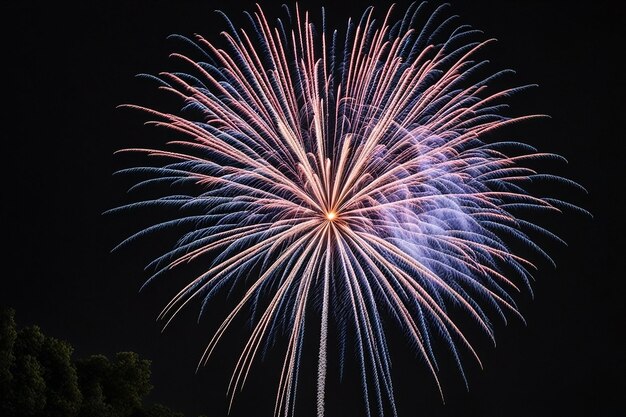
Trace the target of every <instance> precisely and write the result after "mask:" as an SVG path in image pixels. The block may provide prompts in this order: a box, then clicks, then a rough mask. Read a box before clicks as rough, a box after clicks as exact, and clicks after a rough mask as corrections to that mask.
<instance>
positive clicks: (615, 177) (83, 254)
mask: <svg viewBox="0 0 626 417" xmlns="http://www.w3.org/2000/svg"><path fill="white" fill-rule="evenodd" d="M8 3H10V4H8ZM43 3H45V5H43V6H42V5H39V4H37V3H35V2H32V1H20V2H3V4H2V6H0V15H2V17H1V18H0V19H1V20H3V21H4V22H3V23H2V25H1V29H0V30H2V50H1V51H2V61H3V64H2V66H1V68H2V70H1V71H2V84H3V88H2V100H3V107H4V109H5V110H4V111H3V117H2V118H3V120H4V121H3V124H2V127H3V129H2V139H3V156H4V157H3V159H2V170H3V172H4V174H3V178H4V180H3V184H2V191H3V198H2V201H3V203H2V229H3V236H4V251H3V252H2V257H3V262H2V264H3V269H4V272H3V278H2V286H0V288H1V289H0V304H4V305H8V306H11V307H13V308H15V309H16V312H17V321H18V324H19V325H28V324H38V325H40V326H41V327H42V329H43V331H44V332H45V333H46V334H48V335H51V336H54V337H58V338H61V339H65V340H67V341H69V342H70V343H71V344H73V345H74V347H75V349H76V350H75V356H76V357H81V356H86V355H89V354H95V353H104V354H112V353H114V352H118V351H127V350H132V351H136V352H138V353H139V354H140V355H142V356H143V357H145V358H148V359H150V360H152V370H153V383H154V385H155V388H154V391H153V393H152V394H151V395H150V399H151V400H153V401H157V402H161V403H163V404H166V405H167V406H169V407H171V408H172V409H174V410H178V411H183V412H185V413H187V415H188V416H192V415H197V414H199V413H201V412H202V413H204V414H207V415H209V416H218V417H221V416H225V415H226V409H227V399H226V395H225V392H226V386H227V383H228V375H229V372H230V371H231V370H232V367H233V366H234V362H233V359H234V358H235V357H234V353H236V352H237V351H238V350H239V349H240V345H239V344H236V340H237V338H236V337H233V338H232V339H228V340H230V341H231V342H229V343H230V344H226V345H225V346H222V347H221V348H220V350H218V352H217V356H215V357H214V359H213V360H212V361H211V362H210V363H209V364H208V366H206V367H205V368H202V369H200V370H199V372H198V373H196V364H197V361H198V359H199V358H200V355H201V353H202V351H203V349H204V347H205V344H206V343H207V342H208V340H209V337H210V330H211V329H212V328H214V326H215V325H216V324H217V320H219V318H220V317H222V316H220V315H219V314H216V315H214V316H213V317H205V318H203V319H202V320H200V322H199V323H198V322H197V320H196V318H197V313H198V306H197V305H192V306H191V308H189V309H188V310H187V311H185V312H184V313H183V314H182V315H181V316H179V318H178V319H176V320H175V321H174V323H173V324H172V326H171V327H170V328H168V329H167V330H166V331H165V332H164V333H161V324H160V323H158V322H156V316H157V314H158V313H159V311H160V310H161V308H162V307H163V306H164V305H165V303H166V302H167V301H168V300H169V298H170V297H171V296H172V295H174V294H175V292H174V291H175V290H176V289H177V288H180V285H181V283H182V282H184V278H185V277H175V276H173V277H171V278H168V280H165V281H163V282H157V283H155V285H153V286H150V287H148V288H147V289H146V290H144V291H142V292H139V289H140V287H141V285H142V283H143V282H144V281H145V279H146V278H148V276H149V274H148V273H147V272H145V271H144V270H143V267H144V265H145V264H146V262H147V261H148V260H149V259H151V255H155V254H158V250H159V248H161V246H159V245H162V242H156V241H155V242H152V243H153V245H152V243H150V241H144V242H143V243H142V244H138V245H133V246H131V247H128V248H127V249H124V250H121V251H119V252H116V253H111V249H112V248H113V247H114V246H115V245H116V244H117V243H119V242H120V241H121V240H123V239H124V238H125V237H127V236H128V235H129V234H130V233H132V232H133V231H136V230H138V229H139V227H140V226H141V225H146V222H149V220H151V218H150V215H149V214H148V215H147V217H142V218H138V217H137V216H136V215H135V214H133V213H130V214H123V215H103V214H102V213H103V212H105V211H106V210H108V209H111V208H113V207H116V206H118V205H120V204H124V203H128V202H130V201H132V198H131V197H129V196H128V195H127V194H126V189H127V187H128V185H129V184H130V183H129V182H128V181H127V180H125V179H123V178H119V177H114V176H113V172H115V171H116V170H118V169H120V168H124V167H127V166H128V162H129V161H130V160H129V159H128V158H127V157H124V156H120V155H114V152H115V151H116V150H118V149H121V148H124V147H133V146H140V145H147V144H153V145H154V146H159V145H160V144H162V143H163V141H164V138H165V136H164V135H163V134H162V133H161V132H159V131H157V130H155V129H151V128H149V127H144V126H142V123H143V121H144V120H145V117H144V116H143V115H141V114H136V113H133V112H130V111H128V110H121V109H116V106H117V105H119V104H123V103H136V104H146V105H155V106H157V107H158V106H159V104H160V103H163V102H164V98H163V97H164V96H162V95H160V94H159V93H156V90H155V88H154V85H152V84H150V83H148V82H146V81H142V80H140V79H137V78H135V77H134V75H135V74H137V73H141V72H148V73H158V72H159V71H162V70H168V69H171V68H172V67H173V66H172V61H171V60H169V59H168V57H167V55H168V54H169V53H171V52H174V51H176V50H177V49H176V48H177V47H178V44H176V43H175V42H173V41H171V40H167V39H166V38H167V36H168V35H170V34H173V33H177V34H183V35H193V34H194V33H199V34H202V35H204V36H205V37H207V38H208V39H212V40H214V39H218V36H219V35H218V34H219V31H221V30H223V29H225V28H226V26H225V25H224V24H223V20H222V19H221V18H220V17H219V16H218V15H217V14H216V13H214V12H213V10H214V9H216V8H219V9H221V10H222V11H224V12H225V13H226V14H227V15H229V16H230V17H231V18H232V19H233V20H234V21H235V22H236V23H237V22H239V21H241V18H242V16H243V14H242V11H243V10H252V9H253V7H254V2H240V1H230V0H228V1H220V2H216V1H204V2H202V1H184V2H176V1H151V2H148V1H129V2H122V1H120V2H102V3H115V4H109V5H91V4H90V3H92V2H84V3H85V4H83V5H82V6H78V8H74V9H70V8H69V6H66V5H65V4H60V3H59V2H43ZM179 3H182V4H179ZM340 3H342V2H338V1H332V2H325V3H324V2H322V3H320V2H313V1H304V2H300V4H301V5H303V6H305V7H306V8H308V9H309V10H311V11H313V12H314V13H315V12H318V11H319V9H320V6H321V5H324V4H327V5H329V15H330V21H331V24H332V23H335V25H338V26H339V27H341V28H343V27H344V22H345V20H346V19H347V18H348V17H350V16H353V17H358V16H360V15H361V13H362V11H363V10H364V7H365V5H366V4H365V3H363V4H362V5H358V6H354V7H352V8H351V9H348V8H347V7H345V6H344V7H341V8H339V7H338V8H336V9H335V6H336V5H337V4H340ZM451 3H452V5H451V8H450V11H451V13H456V14H459V15H460V16H461V19H460V21H462V22H464V23H468V24H471V25H472V26H474V27H476V28H478V29H482V30H483V31H484V32H485V37H495V38H497V39H498V42H497V43H496V44H495V45H493V46H490V47H489V48H488V50H486V52H485V56H488V57H489V58H490V59H491V61H492V63H491V67H490V68H492V69H494V70H495V69H501V68H513V69H515V70H516V71H517V74H516V75H515V77H513V78H511V79H510V80H509V84H507V85H511V84H516V85H518V84H526V83H537V84H539V87H538V88H535V89H533V90H532V91H529V92H527V93H524V94H523V97H518V98H515V99H512V100H511V103H512V105H513V109H512V110H513V112H514V113H516V114H524V113H545V114H548V115H550V116H551V119H545V120H541V121H538V122H532V123H530V124H529V125H528V126H522V127H520V128H519V131H518V134H517V137H516V139H519V140H521V141H523V142H527V143H530V144H532V145H534V146H536V147H538V148H539V150H541V151H546V152H554V153H558V154H561V155H563V156H564V157H566V158H567V159H568V161H569V164H567V165H559V164H555V166H554V169H553V170H552V172H556V173H559V174H562V175H564V176H566V177H568V178H571V179H573V180H575V181H577V182H579V183H580V184H581V185H583V186H584V187H585V188H587V190H588V191H589V194H588V195H584V194H582V193H576V192H573V193H572V194H571V195H567V196H565V197H566V199H568V200H569V201H571V202H573V203H576V204H579V205H581V206H582V207H584V208H585V209H587V210H589V211H590V212H592V213H593V215H594V218H593V219H590V218H587V217H584V216H582V215H579V214H576V213H573V212H570V213H566V214H564V215H562V216H559V217H551V218H550V219H549V221H548V223H547V224H546V223H543V224H544V225H547V226H548V227H549V228H550V229H551V230H553V231H555V232H556V233H557V234H559V235H560V236H561V237H562V238H563V239H564V240H565V241H567V243H568V246H567V247H564V246H562V245H559V244H557V243H554V242H546V244H545V249H546V250H547V251H548V252H549V253H550V254H551V255H552V256H553V258H554V260H555V261H556V263H557V268H556V269H553V268H552V267H550V266H549V265H548V264H547V263H545V262H544V263H540V266H541V270H540V271H539V272H537V273H536V274H535V278H536V282H535V283H533V289H534V292H535V295H534V298H532V297H531V296H530V294H528V292H522V293H521V294H518V295H517V296H516V299H517V300H518V302H519V308H520V310H521V312H522V313H523V315H524V317H525V318H526V321H527V324H526V325H524V324H523V323H521V322H520V321H519V320H516V319H515V318H514V317H512V316H511V317H510V321H509V324H508V326H504V325H503V324H502V323H500V322H496V324H495V330H496V339H497V342H498V345H497V347H496V348H493V346H491V345H490V344H489V343H488V341H487V340H486V337H485V336H484V335H481V334H480V333H479V332H477V331H476V328H471V327H470V330H469V331H468V333H469V336H470V339H471V340H472V341H474V342H476V347H477V348H478V351H479V354H480V356H481V359H482V360H483V364H484V370H480V369H479V367H478V366H477V365H476V364H475V363H473V362H471V361H468V362H467V369H466V372H467V376H468V379H469V386H470V390H469V392H466V391H465V388H464V386H463V382H462V380H461V379H460V377H459V376H458V374H457V373H455V372H452V370H447V371H446V370H445V369H444V372H443V375H442V384H443V389H444V393H445V394H446V404H445V405H443V404H442V402H441V399H440V398H439V396H438V393H437V389H436V386H435V385H434V383H433V380H432V378H431V377H430V375H429V374H428V371H427V370H426V368H425V367H424V365H423V364H422V363H421V362H420V360H419V359H415V358H414V357H413V356H411V354H410V353H409V351H408V350H402V349H398V350H397V352H396V353H395V355H396V356H395V357H394V360H395V362H394V374H395V375H394V376H395V377H396V378H397V380H396V386H395V388H396V399H397V403H398V406H399V412H400V416H401V417H405V416H417V415H419V416H481V417H499V416H508V417H515V416H535V417H539V416H559V415H563V416H565V415H567V416H591V415H593V416H619V415H626V406H625V405H624V392H626V385H625V383H624V380H625V375H626V366H625V361H624V352H626V346H625V345H624V342H623V338H622V337H623V335H620V333H622V332H623V331H624V328H625V326H624V324H625V320H624V319H625V317H626V315H625V308H624V306H625V305H626V303H625V301H624V300H625V295H624V289H625V288H626V286H625V285H624V272H623V271H624V269H623V264H624V261H623V249H624V247H623V243H622V242H623V239H622V236H623V232H624V228H623V210H624V204H623V200H624V198H623V195H624V194H623V193H624V191H623V185H621V181H623V180H624V166H625V165H624V161H623V159H622V158H623V154H622V153H621V151H620V150H619V149H620V148H619V146H622V145H623V141H624V139H625V138H624V130H623V129H622V126H623V118H624V115H623V113H624V110H626V109H625V108H624V105H623V103H624V101H623V97H624V95H623V93H624V91H623V86H624V81H623V65H621V64H618V61H617V60H618V58H620V55H622V54H623V41H624V39H626V37H625V36H624V28H625V27H626V19H625V17H624V16H626V13H624V10H619V9H617V8H616V7H617V6H609V5H602V4H599V3H598V2H586V4H584V2H579V3H577V2H571V3H570V4H568V5H567V6H565V5H563V6H561V5H558V4H544V2H539V1H515V2H508V1H486V0H481V1H471V2H470V1H452V2H451ZM261 4H262V5H263V6H264V10H265V11H266V12H267V13H268V14H269V15H270V16H278V15H279V14H280V10H279V6H278V3H276V5H275V6H274V5H272V4H273V2H269V1H268V2H265V3H263V2H261ZM355 4H356V3H355ZM387 4H388V3H387V2H377V7H378V8H379V9H383V8H386V6H387ZM400 4H404V3H402V2H400ZM607 4H608V3H607ZM72 7H75V6H72ZM281 16H282V15H281ZM618 256H619V257H620V258H619V259H618ZM219 308H220V306H219V305H217V306H216V308H214V309H213V310H212V312H213V313H218V312H219ZM242 334H243V333H242ZM390 337H391V338H392V339H393V338H394V337H396V336H394V335H393V333H392V335H391V336H390ZM398 342H399V343H400V344H401V343H402V342H401V339H400V338H398ZM310 357H311V358H313V359H316V352H315V351H314V350H313V351H311V356H310ZM279 358H280V352H278V354H277V355H276V356H270V357H269V359H268V360H267V361H266V362H264V363H260V364H259V365H258V366H257V367H256V368H255V369H253V375H252V377H251V379H250V382H249V384H248V385H246V387H245V388H244V391H243V392H242V393H241V395H239V396H238V397H237V398H236V399H235V405H234V408H233V410H232V413H231V415H232V416H233V417H240V416H252V415H254V416H259V417H262V416H269V415H271V413H272V411H273V397H274V390H275V389H276V384H277V382H278V379H277V372H276V371H277V369H276V365H279V364H280V361H279ZM467 359H471V358H469V356H468V357H467ZM312 362H314V361H312ZM444 368H446V367H445V366H444ZM446 369H447V368H446ZM348 370H350V369H348ZM353 371H354V370H353ZM332 384H333V385H332V388H333V390H332V393H331V394H329V402H330V403H329V410H333V413H334V414H333V413H329V416H330V417H335V416H345V417H352V416H357V415H363V414H362V410H361V407H362V405H361V400H360V394H359V387H358V379H356V378H354V377H352V378H351V377H347V378H346V381H345V382H344V383H343V384H338V383H335V382H333V383H332ZM309 392H314V385H313V384H312V383H311V384H310V385H309V384H307V383H304V382H303V383H302V395H301V397H298V400H299V401H300V400H301V401H302V404H303V406H302V407H301V409H300V408H299V410H300V411H301V414H300V416H301V417H306V416H310V415H313V414H314V406H313V402H312V400H313V397H312V396H310V395H309ZM307 404H308V405H309V406H310V408H309V409H306V406H307ZM252 411H254V412H253V413H252V414H251V412H252Z"/></svg>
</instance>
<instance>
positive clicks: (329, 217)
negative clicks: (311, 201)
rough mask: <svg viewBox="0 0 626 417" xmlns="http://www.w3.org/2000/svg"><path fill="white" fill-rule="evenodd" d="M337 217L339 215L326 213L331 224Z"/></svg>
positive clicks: (331, 212) (332, 212)
mask: <svg viewBox="0 0 626 417" xmlns="http://www.w3.org/2000/svg"><path fill="white" fill-rule="evenodd" d="M336 217H337V213H335V212H334V211H329V212H328V213H326V218H327V219H328V220H330V221H331V222H332V221H333V220H335V218H336Z"/></svg>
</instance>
